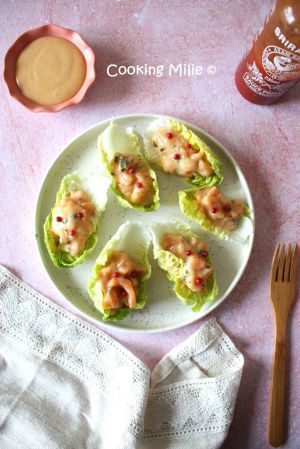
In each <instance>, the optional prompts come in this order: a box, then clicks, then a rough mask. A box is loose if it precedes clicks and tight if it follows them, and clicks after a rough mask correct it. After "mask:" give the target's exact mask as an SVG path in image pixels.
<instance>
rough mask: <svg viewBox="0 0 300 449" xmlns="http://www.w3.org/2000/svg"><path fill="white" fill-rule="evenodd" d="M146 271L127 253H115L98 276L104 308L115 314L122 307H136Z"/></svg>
mask: <svg viewBox="0 0 300 449" xmlns="http://www.w3.org/2000/svg"><path fill="white" fill-rule="evenodd" d="M145 273H146V269H145V268H144V267H141V266H140V265H138V264H136V263H135V262H134V261H133V260H132V259H130V257H129V256H128V254H127V253H125V252H121V251H115V252H114V253H112V255H111V257H110V259H109V261H108V263H107V265H106V266H105V267H103V268H102V269H101V270H100V271H99V274H98V280H97V283H98V286H99V288H100V289H101V290H102V292H103V308H104V309H106V310H107V309H108V310H110V311H111V313H114V310H115V309H119V308H120V307H122V305H126V306H127V307H129V308H130V309H133V308H134V307H135V306H136V297H137V294H138V284H139V278H140V276H142V275H143V274H145Z"/></svg>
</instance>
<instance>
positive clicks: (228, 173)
mask: <svg viewBox="0 0 300 449" xmlns="http://www.w3.org/2000/svg"><path fill="white" fill-rule="evenodd" d="M159 117H161V116H159V115H153V114H151V115H150V114H149V115H148V114H136V115H126V116H120V117H115V118H114V119H113V120H114V121H115V122H116V123H118V124H120V125H123V126H132V127H133V129H134V130H136V131H137V132H139V133H141V132H142V131H143V130H144V129H145V127H147V126H148V125H149V124H150V122H151V121H152V120H154V119H157V118H159ZM180 121H181V122H183V123H185V124H186V125H187V126H188V127H189V128H191V129H192V130H193V131H194V132H195V133H196V134H198V135H199V136H200V137H201V138H202V139H203V140H204V141H205V142H206V143H207V144H208V145H209V146H210V147H211V148H212V149H213V150H214V152H215V153H216V155H217V156H218V158H219V159H220V160H221V162H222V164H223V170H224V181H223V183H222V184H221V187H222V191H223V192H224V193H225V194H227V195H228V196H230V197H232V198H236V199H241V200H243V201H245V202H246V203H247V204H248V206H249V208H250V209H251V211H253V202H252V198H251V194H250V191H249V188H248V185H247V182H246V180H245V177H244V175H243V173H242V171H241V169H240V168H239V166H238V165H237V163H236V162H235V160H234V159H233V158H232V156H231V155H230V154H229V153H228V151H227V150H226V149H225V148H224V147H223V146H222V145H221V144H220V143H219V142H217V141H216V140H215V139H214V138H213V137H212V136H210V135H208V134H207V133H205V132H204V131H202V130H201V129H200V128H198V127H196V126H194V125H192V124H190V123H187V122H184V121H183V120H180ZM109 122H110V120H105V121H103V122H101V123H98V124H97V125H95V126H93V127H92V128H90V129H88V130H87V131H85V132H84V133H82V134H81V135H79V136H78V137H76V138H75V140H73V141H72V142H71V143H70V144H69V145H68V146H67V147H66V148H64V150H63V151H62V153H61V154H60V155H59V156H58V158H57V159H56V160H55V162H54V163H53V165H52V167H51V168H50V170H49V172H48V174H47V176H46V178H45V180H44V183H43V185H42V188H41V190H40V194H39V198H38V203H37V209H36V234H37V242H38V247H39V251H40V255H41V258H42V261H43V264H44V266H45V268H46V270H47V272H48V274H49V276H50V278H51V279H52V281H53V282H54V284H55V285H56V287H57V288H58V289H59V291H60V292H61V293H62V294H63V296H64V297H65V298H66V299H67V300H68V301H70V302H71V303H72V304H73V305H74V306H75V307H76V308H78V309H79V310H81V312H83V313H85V314H86V315H88V316H89V317H90V318H93V319H94V320H97V321H100V322H103V321H102V319H101V315H100V313H99V312H98V311H97V310H96V309H95V308H94V307H93V305H92V303H91V301H90V299H89V295H88V292H87V284H88V281H89V277H90V275H91V272H92V269H93V265H94V263H95V260H96V258H97V256H98V255H99V253H100V251H101V250H102V248H103V246H104V245H105V243H106V242H107V241H108V240H109V239H110V238H111V237H112V235H113V234H114V233H115V232H116V230H117V229H118V227H119V226H120V225H121V224H122V223H124V222H125V221H126V220H129V221H140V222H142V223H144V224H145V225H146V226H150V225H151V223H152V222H154V221H164V222H166V221H168V220H183V221H186V222H188V223H189V224H190V225H191V226H192V229H193V231H194V232H196V233H197V234H198V235H199V236H200V237H201V238H202V239H203V240H204V241H205V242H207V243H208V245H209V253H210V256H211V258H212V261H213V263H214V266H215V269H216V276H217V282H218V286H219V295H218V298H217V299H216V300H215V301H213V302H208V303H206V304H205V305H204V306H203V308H202V309H201V311H199V312H197V313H195V312H192V310H191V309H190V308H189V307H187V306H184V305H183V304H182V302H181V301H180V299H178V298H177V297H176V295H175V294H174V293H173V291H172V283H171V282H170V281H169V280H168V279H167V277H166V273H165V272H164V271H162V270H161V269H160V268H159V267H158V265H157V262H156V261H154V259H153V255H152V247H150V252H149V259H150V263H151V265H152V276H151V279H150V282H149V287H148V293H149V298H148V302H147V304H146V307H145V308H144V309H143V310H137V311H133V312H132V313H131V314H130V315H129V316H128V317H127V318H125V319H124V320H123V321H118V322H116V323H113V322H112V323H111V322H109V323H107V322H105V325H106V326H112V327H114V328H118V329H123V330H128V331H129V330H130V331H135V332H161V331H166V330H170V329H176V328H179V327H182V326H185V325H186V324H189V323H192V322H193V321H196V320H199V318H202V317H204V316H205V315H207V314H208V313H209V312H211V311H212V310H213V309H215V308H216V307H217V306H218V305H219V304H221V302H222V301H224V299H225V298H226V297H227V296H228V295H229V293H230V292H231V291H232V289H233V288H234V287H235V286H236V284H237V282H238V281H239V279H240V277H241V275H242V273H243V271H244V270H245V267H246V265H247V262H248V259H249V256H250V253H251V249H252V244H253V237H254V216H253V229H252V233H251V235H250V237H249V239H248V240H247V241H246V243H244V244H241V243H236V242H232V241H224V240H219V239H218V238H217V237H214V236H213V235H211V234H208V233H206V232H204V231H202V230H201V229H200V228H199V226H198V225H197V224H196V223H194V222H192V221H190V220H188V219H187V218H186V217H185V216H184V215H183V214H182V213H181V211H180V209H179V205H178V195H177V192H178V191H179V190H183V189H187V188H189V186H188V185H187V184H186V183H185V182H184V181H183V180H182V179H180V178H178V177H176V176H173V175H166V174H164V173H162V172H161V171H159V170H157V172H156V173H157V177H158V183H159V189H160V201H161V205H160V207H159V209H157V211H155V212H144V213H142V212H137V211H135V210H133V209H124V208H122V207H121V206H120V205H119V204H118V202H117V201H116V199H115V197H114V195H113V194H112V192H110V191H109V193H108V202H107V205H106V209H105V212H104V213H103V215H102V216H101V218H100V234H99V240H98V243H97V246H96V248H95V250H94V251H93V253H92V254H91V256H90V257H89V258H88V260H87V261H86V262H84V263H83V264H82V265H78V266H76V267H74V268H71V269H68V270H61V269H58V268H56V267H55V266H54V265H53V263H52V262H51V259H50V257H49V255H48V252H47V249H46V246H45V243H44V235H43V224H44V221H45V219H46V217H47V215H48V214H49V211H50V209H51V208H52V207H53V205H54V202H55V196H56V192H57V191H58V189H59V186H60V183H61V180H62V178H63V177H64V176H65V175H66V174H68V173H72V172H73V171H75V170H78V171H79V172H81V173H82V174H88V173H90V172H94V171H95V167H97V164H99V154H98V149H97V138H98V135H99V134H100V133H101V132H102V131H103V130H104V128H105V127H106V126H108V125H109Z"/></svg>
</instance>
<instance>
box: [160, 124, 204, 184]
mask: <svg viewBox="0 0 300 449" xmlns="http://www.w3.org/2000/svg"><path fill="white" fill-rule="evenodd" d="M152 143H153V145H154V147H155V148H156V152H157V155H158V157H159V159H160V162H161V165H162V169H163V170H164V171H165V172H167V173H174V174H176V175H178V176H183V177H186V178H191V177H193V176H194V175H195V174H196V175H202V176H206V177H207V176H210V175H211V174H212V173H213V169H212V166H211V164H210V163H209V161H208V160H207V158H206V155H205V153H204V151H202V150H199V149H196V148H193V147H192V145H190V144H189V142H188V141H187V140H186V139H185V138H184V137H182V136H181V134H180V133H178V132H177V131H175V130H168V129H161V130H159V131H158V132H156V133H155V134H153V136H152Z"/></svg>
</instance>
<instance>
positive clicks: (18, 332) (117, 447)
mask: <svg viewBox="0 0 300 449" xmlns="http://www.w3.org/2000/svg"><path fill="white" fill-rule="evenodd" d="M243 363H244V360H243V356H242V355H241V354H240V353H239V351H238V350H237V349H236V348H235V346H234V345H233V343H232V342H231V340H230V339H229V338H228V337H227V336H226V335H225V334H224V333H223V331H222V329H221V328H220V326H219V325H218V324H217V323H216V321H215V320H210V321H208V322H207V323H206V324H204V325H203V326H202V327H201V328H200V329H199V330H198V331H197V332H196V333H195V334H194V335H192V336H191V337H190V338H188V340H186V341H185V342H184V343H182V344H181V345H179V346H178V347H176V348H175V349H173V350H172V351H171V352H170V353H169V354H168V355H166V356H165V357H164V358H163V359H162V360H161V361H160V362H159V363H158V364H157V366H156V367H155V369H154V370H153V372H152V374H151V372H150V371H149V369H148V368H147V367H146V366H145V365H144V364H143V363H142V362H141V361H140V360H138V359H137V358H136V357H135V356H134V355H133V354H131V353H130V352H129V351H127V350H126V349H125V348H124V347H122V346H121V345H120V344H119V343H117V342H116V341H115V340H113V339H112V338H110V337H108V336H107V335H106V334H105V333H103V332H101V331H99V330H98V329H96V328H94V327H93V326H91V325H89V324H87V323H85V322H84V321H82V320H80V319H78V318H77V317H75V316H73V315H72V314H70V313H68V312H66V311H65V310H63V309H61V308H60V307H58V306H56V305H55V304H54V303H52V302H51V301H49V300H48V299H46V298H45V297H43V296H42V295H40V294H38V293H37V292H35V291H34V290H32V289H31V288H30V287H28V286H27V285H26V284H24V283H23V282H21V281H20V280H18V279H17V278H16V277H15V276H14V275H12V274H11V273H10V272H9V271H7V270H6V269H5V268H3V267H1V266H0V447H1V449H83V448H86V449H145V448H147V449H150V448H153V449H154V448H155V449H159V448H163V449H167V448H169V449H186V448H189V449H198V448H199V449H202V448H203V449H213V448H218V447H220V446H221V445H222V443H223V441H224V439H225V437H226V435H227V432H228V428H229V425H230V422H231V419H232V415H233V410H234V404H235V400H236V395H237V391H238V388H239V383H240V378H241V374H242V369H243Z"/></svg>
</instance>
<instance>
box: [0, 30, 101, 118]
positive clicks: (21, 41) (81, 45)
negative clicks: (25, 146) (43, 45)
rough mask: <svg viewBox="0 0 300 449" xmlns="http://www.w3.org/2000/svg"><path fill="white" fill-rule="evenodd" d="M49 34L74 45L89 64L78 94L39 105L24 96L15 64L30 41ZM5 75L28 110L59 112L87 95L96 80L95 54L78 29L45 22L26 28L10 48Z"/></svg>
mask: <svg viewBox="0 0 300 449" xmlns="http://www.w3.org/2000/svg"><path fill="white" fill-rule="evenodd" d="M46 36H49V37H60V38H63V39H66V40H67V41H69V42H71V43H72V44H74V45H75V46H76V47H77V48H78V49H79V51H80V52H81V54H82V56H83V57H84V60H85V63H86V75H85V79H84V81H83V84H82V85H81V87H80V89H79V90H78V92H76V94H75V95H74V96H73V97H71V98H69V99H68V100H65V101H63V102H60V103H55V104H51V105H42V104H38V103H35V102H34V101H32V100H30V99H29V98H27V97H25V95H23V93H22V92H21V89H20V87H19V86H18V83H17V81H16V78H15V65H16V61H17V59H18V57H19V55H20V53H21V52H22V51H23V50H24V48H25V47H26V46H27V45H28V44H30V43H31V42H33V41H34V40H35V39H38V38H40V37H46ZM3 77H4V80H5V82H6V85H7V87H8V91H9V94H10V96H11V97H13V98H14V99H15V100H17V101H18V102H19V103H21V104H22V105H23V106H25V107H26V108H27V109H29V110H31V111H33V112H58V111H61V110H62V109H64V108H67V107H69V106H72V105H74V104H77V103H79V102H80V101H81V100H82V99H83V97H84V96H85V94H86V92H87V90H88V88H89V87H90V86H91V84H92V83H93V82H94V80H95V78H96V73H95V53H94V51H93V50H92V49H91V47H90V46H89V45H88V44H87V42H86V41H85V40H84V39H83V38H82V36H81V35H80V34H79V33H77V32H76V31H74V30H71V29H69V28H65V27H62V26H60V25H55V24H52V23H51V24H46V25H42V26H40V27H38V28H33V29H31V30H27V31H25V33H23V34H21V35H20V36H19V37H18V38H17V39H16V41H15V42H14V43H13V44H12V45H11V46H10V48H9V49H8V50H7V52H6V55H5V58H4V72H3Z"/></svg>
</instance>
